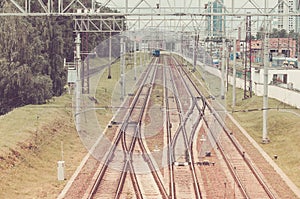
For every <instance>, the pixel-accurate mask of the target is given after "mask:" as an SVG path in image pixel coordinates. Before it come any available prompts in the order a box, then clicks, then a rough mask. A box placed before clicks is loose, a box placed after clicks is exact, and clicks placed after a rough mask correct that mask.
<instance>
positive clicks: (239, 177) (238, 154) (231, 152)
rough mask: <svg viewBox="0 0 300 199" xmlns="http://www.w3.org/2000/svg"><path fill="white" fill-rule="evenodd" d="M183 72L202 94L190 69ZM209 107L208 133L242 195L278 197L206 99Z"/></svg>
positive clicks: (205, 120)
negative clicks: (216, 126)
mask: <svg viewBox="0 0 300 199" xmlns="http://www.w3.org/2000/svg"><path fill="white" fill-rule="evenodd" d="M182 72H183V73H184V74H185V77H187V78H188V79H190V81H189V82H190V83H191V85H192V87H193V88H194V89H195V90H196V91H197V92H198V94H199V96H202V99H204V96H203V95H202V94H201V92H200V91H199V89H198V88H197V86H196V84H195V83H194V82H193V81H192V79H191V77H190V75H189V74H188V71H187V70H186V69H183V70H182ZM203 103H204V104H205V106H206V107H207V109H206V111H205V114H204V115H210V116H211V118H210V119H207V118H206V117H203V119H204V123H205V125H206V127H207V129H208V133H209V134H210V135H211V138H212V139H213V140H214V142H215V143H216V144H217V147H218V149H219V151H220V153H221V155H222V157H223V159H224V160H225V163H226V165H227V167H228V169H229V171H230V173H231V175H232V177H233V179H234V180H235V184H237V187H238V189H239V194H240V197H242V198H272V199H274V198H276V196H275V194H274V193H273V192H272V191H271V189H270V188H269V186H268V185H267V183H266V182H265V180H264V178H263V176H262V175H261V174H260V172H259V171H258V169H257V168H256V167H255V165H254V164H253V163H252V161H251V160H250V158H249V157H248V156H247V154H246V153H245V151H244V150H243V149H242V147H241V146H240V145H239V144H238V142H237V141H236V139H235V138H234V137H233V136H232V133H231V132H230V131H229V130H228V129H227V127H226V125H225V124H224V122H223V120H222V119H221V118H220V116H219V115H218V113H217V112H216V111H215V110H214V108H213V107H212V106H211V104H210V103H209V101H208V100H207V99H205V101H204V102H203ZM215 125H219V126H220V130H221V131H222V132H221V133H220V135H221V138H219V132H216V131H214V129H212V128H213V126H215Z"/></svg>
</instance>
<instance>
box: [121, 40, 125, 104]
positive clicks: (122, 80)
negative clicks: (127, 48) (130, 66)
mask: <svg viewBox="0 0 300 199" xmlns="http://www.w3.org/2000/svg"><path fill="white" fill-rule="evenodd" d="M124 54H125V53H124V39H123V37H121V40H120V58H121V60H120V61H121V62H120V68H121V100H124V96H125V74H124V72H125V57H124V56H125V55H124Z"/></svg>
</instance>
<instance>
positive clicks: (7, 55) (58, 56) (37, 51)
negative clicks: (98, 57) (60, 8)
mask: <svg viewBox="0 0 300 199" xmlns="http://www.w3.org/2000/svg"><path fill="white" fill-rule="evenodd" d="M7 9H9V8H7ZM32 9H34V8H32ZM104 11H106V12H107V11H110V9H109V8H104ZM0 35H1V36H0V115H2V114H5V113H7V112H9V111H11V110H12V109H13V108H15V107H20V106H24V105H27V104H42V103H45V102H46V101H47V100H49V99H51V98H52V97H53V96H60V95H61V94H63V93H64V87H65V85H66V83H67V69H66V68H64V67H63V59H64V58H66V59H67V61H73V60H74V38H75V35H74V29H73V18H72V17H57V16H44V17H13V16H11V17H3V18H0ZM106 37H108V34H100V33H98V34H96V33H94V34H91V33H90V34H88V35H87V33H86V34H82V41H83V42H82V45H83V46H82V47H84V48H82V49H83V50H85V51H90V50H92V48H94V47H95V46H96V45H97V44H99V43H100V42H101V41H103V40H104V39H105V38H106ZM84 42H85V43H84Z"/></svg>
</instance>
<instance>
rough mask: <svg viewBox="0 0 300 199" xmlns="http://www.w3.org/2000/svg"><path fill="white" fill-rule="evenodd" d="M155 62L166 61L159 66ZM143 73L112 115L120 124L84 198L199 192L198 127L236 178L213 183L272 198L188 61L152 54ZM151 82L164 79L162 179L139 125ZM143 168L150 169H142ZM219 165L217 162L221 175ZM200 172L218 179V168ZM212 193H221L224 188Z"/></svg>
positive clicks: (198, 194) (230, 191) (229, 191)
mask: <svg viewBox="0 0 300 199" xmlns="http://www.w3.org/2000/svg"><path fill="white" fill-rule="evenodd" d="M158 63H159V64H158ZM158 65H159V66H162V65H164V67H160V68H159V70H158ZM143 74H144V75H143V78H141V79H139V80H138V83H137V84H138V85H141V86H139V88H138V89H137V90H136V91H135V93H134V94H132V95H130V96H129V97H128V99H126V101H125V103H126V106H127V107H128V108H126V109H123V110H121V111H120V112H119V114H117V115H116V117H115V119H116V121H121V122H120V125H119V126H118V127H117V130H116V132H115V136H114V138H112V145H111V147H110V149H109V150H108V151H107V153H106V155H105V159H104V160H105V161H104V162H103V163H102V164H101V166H100V167H99V168H98V171H97V172H96V174H95V175H94V178H93V183H92V184H91V185H90V187H89V188H88V189H87V192H86V195H85V197H84V198H126V197H127V195H126V194H127V193H131V194H132V195H131V197H132V198H172V199H174V198H197V199H200V198H203V195H202V190H200V185H199V176H200V175H199V173H200V170H201V168H200V169H199V168H198V167H196V165H198V164H199V162H196V161H197V160H195V159H194V158H195V157H196V155H195V154H194V150H193V146H195V143H194V141H195V137H196V134H197V133H198V132H199V131H200V127H201V128H202V130H203V129H205V130H206V131H205V134H206V135H207V136H208V137H210V138H211V140H213V142H215V143H216V144H217V147H218V150H217V151H216V153H217V152H218V153H219V154H220V156H222V159H223V160H224V161H225V163H224V165H225V166H226V168H227V170H229V173H230V174H228V175H230V176H231V178H230V179H232V181H234V186H235V187H234V188H232V187H229V186H230V185H229V184H226V183H225V184H224V182H218V184H217V185H216V186H217V187H222V186H223V187H224V186H225V189H226V186H228V187H227V193H226V194H227V195H226V194H225V195H224V197H225V196H233V197H237V198H276V197H275V195H274V194H273V191H272V190H271V189H270V188H269V187H268V185H267V183H266V182H265V180H264V178H263V177H262V175H261V174H260V172H259V171H258V169H256V167H255V165H254V164H253V163H252V162H251V160H250V158H249V157H248V155H247V154H246V153H245V152H244V151H245V150H244V149H243V148H242V147H241V146H240V145H239V144H238V142H237V141H236V140H235V138H234V137H233V136H232V134H231V133H230V132H229V130H228V129H227V128H226V126H225V124H224V122H223V121H222V119H221V118H220V116H219V115H218V113H217V112H216V111H215V110H214V107H213V105H212V104H211V102H210V101H208V99H206V98H205V97H204V95H203V94H202V93H201V92H200V91H199V89H198V87H197V86H196V84H195V83H194V81H193V80H192V78H191V74H190V72H189V71H188V70H187V67H184V66H183V65H182V64H181V63H180V62H179V61H178V60H177V59H176V58H174V57H171V56H166V55H161V57H160V58H153V60H152V61H151V63H150V64H149V66H148V68H147V69H146V70H145V72H144V73H143ZM155 84H163V85H162V87H163V88H164V89H163V91H162V92H163V97H162V100H161V101H162V102H163V105H162V106H163V113H164V114H163V115H164V117H165V118H164V122H165V123H164V126H165V127H164V131H163V133H162V134H164V133H165V134H166V135H165V140H166V141H165V148H166V149H167V150H166V154H167V155H166V156H163V155H162V156H161V157H160V158H162V157H166V158H167V168H166V169H165V170H164V180H162V175H161V173H160V170H159V169H157V165H156V162H154V158H153V157H152V155H151V154H150V153H149V146H147V144H150V143H147V142H146V140H145V137H144V136H145V135H143V131H142V128H144V127H143V126H142V123H144V122H145V120H146V117H147V116H146V115H147V111H149V110H150V109H151V108H152V107H151V105H149V104H151V103H149V101H151V95H153V89H154V87H155ZM158 90H159V89H158ZM155 97H157V96H155ZM152 105H153V104H152ZM216 126H217V127H218V128H216ZM220 132H222V133H221V134H220V135H221V137H219V133H220ZM194 148H196V147H194ZM216 168H217V166H216ZM145 169H146V170H147V171H149V172H148V173H147V172H144V173H143V172H140V171H143V170H144V171H145ZM205 169H208V168H205ZM205 169H202V170H201V171H204V170H205ZM221 169H222V168H221V167H218V170H219V171H220V175H223V174H222V173H224V171H223V172H221ZM206 171H208V170H206ZM201 177H203V180H208V181H212V183H213V182H217V181H218V178H219V174H217V173H215V175H211V176H209V175H206V173H205V174H203V175H201ZM206 184H207V183H206ZM207 185H208V184H207ZM210 185H211V184H210ZM201 188H202V187H201ZM204 188H205V189H206V188H207V187H205V186H204ZM205 191H206V190H205ZM215 194H216V195H214V196H218V197H219V196H223V193H221V194H220V193H215ZM204 198H205V196H204Z"/></svg>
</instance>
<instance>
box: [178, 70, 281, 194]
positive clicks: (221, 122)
mask: <svg viewBox="0 0 300 199" xmlns="http://www.w3.org/2000/svg"><path fill="white" fill-rule="evenodd" d="M182 71H183V72H184V74H185V76H186V77H187V78H188V79H190V82H191V84H192V85H193V87H194V88H195V90H196V91H197V92H198V94H199V95H200V96H201V97H202V100H203V103H204V104H205V106H207V108H208V109H209V111H210V112H211V113H212V115H213V116H214V117H215V119H216V120H217V122H218V123H219V125H220V126H221V127H222V129H223V131H224V132H225V133H226V135H227V137H228V138H229V139H230V141H231V142H232V144H233V145H234V147H235V148H236V149H237V151H238V152H239V154H240V155H241V156H242V157H243V160H244V161H245V163H246V164H247V166H248V167H249V169H250V170H251V171H252V173H253V175H254V176H255V178H256V179H257V180H258V182H259V183H260V184H261V186H262V187H263V189H264V190H265V192H266V194H267V195H268V197H269V198H272V199H275V198H276V197H275V196H274V194H273V193H272V191H271V190H270V188H269V187H268V186H267V184H266V183H265V182H264V180H263V179H262V177H261V176H260V174H259V173H258V171H257V170H256V168H255V167H254V166H253V165H252V163H251V161H250V160H249V159H247V158H245V153H244V151H243V150H242V149H241V147H240V146H239V144H238V142H237V141H236V140H235V139H234V138H233V137H232V135H231V133H230V131H229V130H228V128H227V127H226V126H225V125H224V122H223V121H222V119H221V118H220V116H219V115H218V114H217V113H216V111H215V110H214V108H213V107H212V106H211V105H210V103H209V102H208V100H207V99H206V98H205V97H204V95H203V94H202V93H201V91H200V90H199V89H198V87H197V85H196V84H195V82H194V81H193V80H192V78H191V77H190V75H189V74H188V72H187V71H186V70H184V69H183V70H182ZM203 119H204V122H205V123H206V124H207V121H206V119H205V118H204V117H203ZM212 135H213V133H212ZM213 138H214V139H215V142H216V143H217V144H218V147H219V149H220V152H221V154H222V156H223V158H224V160H225V162H226V164H227V166H228V168H229V170H230V172H231V174H232V175H233V177H234V179H235V181H236V182H237V184H238V185H239V188H240V190H241V192H242V194H243V196H244V197H245V198H250V196H249V195H248V193H247V192H246V188H245V186H244V185H243V184H242V182H241V180H240V177H239V176H238V175H237V174H236V172H235V170H234V167H233V166H232V164H231V162H230V160H229V159H228V158H227V156H226V155H225V153H224V149H223V147H222V146H221V144H220V143H219V142H218V141H217V138H216V137H215V135H213Z"/></svg>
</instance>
